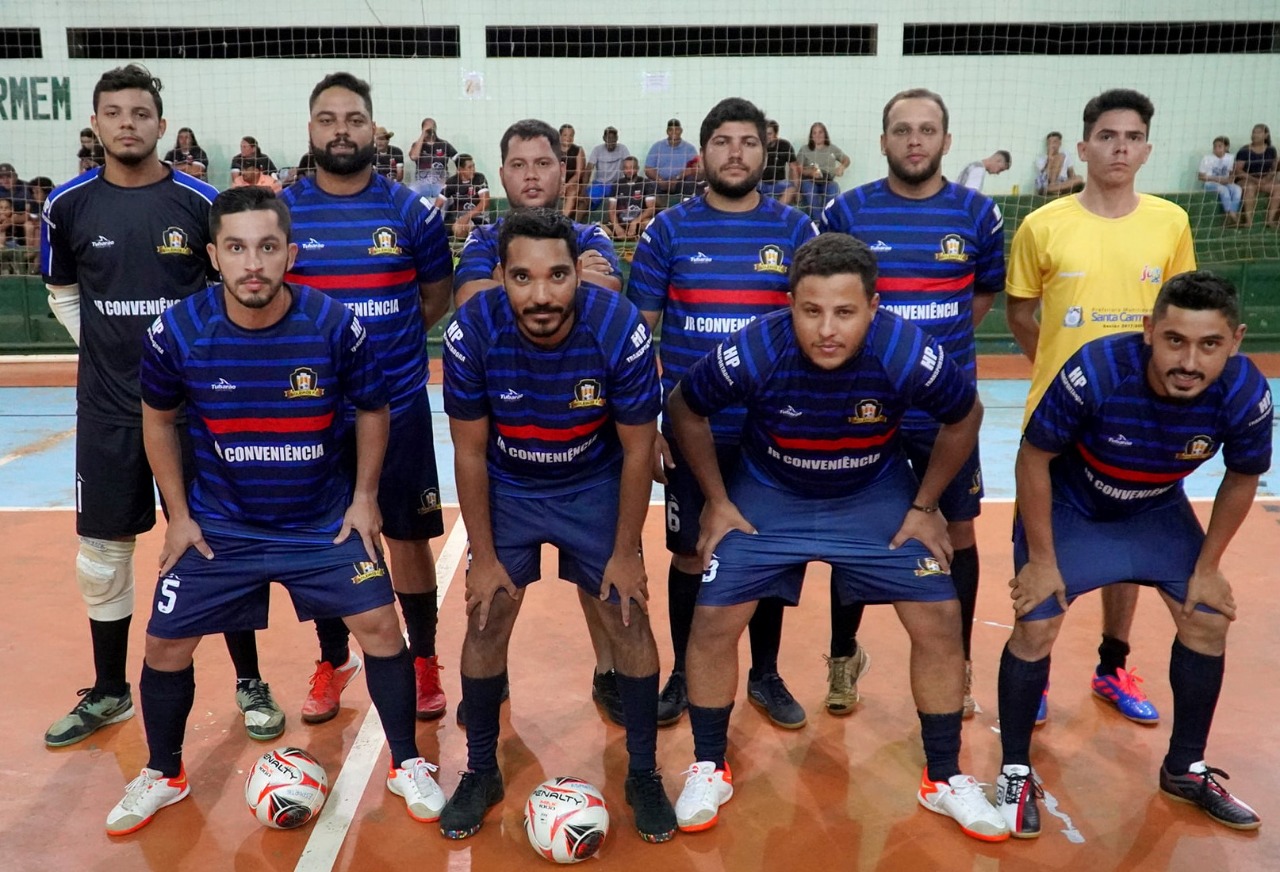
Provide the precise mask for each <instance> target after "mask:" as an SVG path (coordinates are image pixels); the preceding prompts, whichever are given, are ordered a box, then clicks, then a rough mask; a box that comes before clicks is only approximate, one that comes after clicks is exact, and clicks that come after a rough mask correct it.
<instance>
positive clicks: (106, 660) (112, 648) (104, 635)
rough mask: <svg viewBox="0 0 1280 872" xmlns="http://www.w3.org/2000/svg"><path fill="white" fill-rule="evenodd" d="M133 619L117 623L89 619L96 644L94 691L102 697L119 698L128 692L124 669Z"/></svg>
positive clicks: (90, 636) (91, 634) (90, 630)
mask: <svg viewBox="0 0 1280 872" xmlns="http://www.w3.org/2000/svg"><path fill="white" fill-rule="evenodd" d="M132 620H133V616H132V615H130V616H129V617H127V618H121V619H120V620H118V621H95V620H94V619H93V618H90V619H89V638H90V639H92V640H93V671H94V679H93V689H94V690H96V691H98V692H99V693H109V694H111V695H112V696H120V695H122V694H123V693H124V692H125V691H127V690H128V689H129V681H128V679H127V678H126V677H125V668H126V664H127V663H128V660H129V623H130V622H131V621H132Z"/></svg>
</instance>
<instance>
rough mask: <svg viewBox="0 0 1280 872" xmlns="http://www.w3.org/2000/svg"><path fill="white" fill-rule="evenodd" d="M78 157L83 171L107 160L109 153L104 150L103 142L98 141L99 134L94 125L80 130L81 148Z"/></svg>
mask: <svg viewBox="0 0 1280 872" xmlns="http://www.w3.org/2000/svg"><path fill="white" fill-rule="evenodd" d="M76 159H77V160H79V161H80V172H82V173H83V172H87V171H88V170H91V169H93V168H94V167H100V166H102V165H103V164H104V163H106V162H107V153H106V152H105V151H103V149H102V143H101V142H99V141H98V135H97V134H96V133H94V132H93V128H92V127H86V128H84V129H83V130H81V131H80V150H79V151H78V152H76Z"/></svg>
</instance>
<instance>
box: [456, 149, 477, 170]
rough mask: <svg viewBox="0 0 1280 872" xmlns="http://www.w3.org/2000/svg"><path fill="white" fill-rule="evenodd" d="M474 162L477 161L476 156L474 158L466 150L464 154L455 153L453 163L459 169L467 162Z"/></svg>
mask: <svg viewBox="0 0 1280 872" xmlns="http://www.w3.org/2000/svg"><path fill="white" fill-rule="evenodd" d="M474 162H475V158H473V157H472V156H471V155H469V154H467V153H466V152H463V153H462V154H459V155H455V156H454V158H453V165H454V166H456V167H457V168H458V169H462V167H463V166H464V165H465V164H469V163H474Z"/></svg>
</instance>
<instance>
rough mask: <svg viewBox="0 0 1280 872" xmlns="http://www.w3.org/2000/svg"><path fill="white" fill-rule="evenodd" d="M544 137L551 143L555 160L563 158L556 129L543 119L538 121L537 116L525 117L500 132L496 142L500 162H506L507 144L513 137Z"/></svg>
mask: <svg viewBox="0 0 1280 872" xmlns="http://www.w3.org/2000/svg"><path fill="white" fill-rule="evenodd" d="M539 138H541V139H545V140H546V141H547V142H548V143H550V145H551V150H552V151H553V152H555V155H556V160H564V155H562V154H561V153H560V134H559V133H557V132H556V129H555V128H554V127H552V126H551V125H550V124H548V123H547V122H545V121H539V120H538V119H537V118H526V119H524V120H523V121H517V122H516V123H515V124H512V125H511V126H510V127H508V128H507V129H506V132H504V133H503V134H502V139H501V140H500V141H499V142H498V150H499V151H500V152H501V153H502V162H503V163H506V162H507V146H508V145H510V144H511V140H513V139H539Z"/></svg>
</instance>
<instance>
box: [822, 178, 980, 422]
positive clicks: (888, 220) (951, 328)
mask: <svg viewBox="0 0 1280 872" xmlns="http://www.w3.org/2000/svg"><path fill="white" fill-rule="evenodd" d="M818 226H819V228H820V229H821V230H822V232H824V233H829V232H839V233H848V234H849V235H851V236H854V237H857V238H858V239H860V240H862V241H863V242H865V243H866V244H867V246H868V247H869V248H870V249H871V250H872V251H873V252H874V253H875V256H876V264H877V266H878V269H879V276H878V278H877V279H876V291H877V292H878V293H879V294H880V305H881V307H883V308H885V309H888V310H889V311H890V312H893V313H894V314H897V315H900V316H902V317H903V318H906V319H907V320H909V321H912V322H914V323H916V324H917V325H919V326H920V327H922V328H924V330H925V331H926V332H927V333H928V334H929V335H930V336H932V337H933V338H934V339H936V340H938V344H939V345H941V346H942V347H943V348H945V349H946V350H947V353H948V354H949V355H951V359H952V360H954V361H956V363H958V364H959V365H960V366H961V367H962V368H963V369H964V371H965V372H966V373H967V374H968V375H969V377H970V378H971V379H975V380H976V379H977V377H978V372H977V358H976V353H975V347H974V335H973V295H974V294H995V293H999V292H1001V291H1003V290H1004V274H1005V265H1004V218H1003V217H1002V216H1001V214H1000V207H999V206H997V205H996V204H995V202H994V201H993V200H992V199H991V198H990V197H987V196H984V195H983V194H981V193H979V192H977V191H973V190H970V189H969V188H966V187H964V186H962V185H957V184H955V183H953V182H947V183H946V184H944V185H943V187H942V190H941V191H939V192H938V193H936V194H934V195H933V196H932V197H927V198H925V199H923V200H912V199H908V198H906V197H900V196H898V195H897V194H895V193H894V192H893V191H891V190H890V189H889V184H888V182H887V181H886V180H885V179H879V180H877V181H874V182H871V183H869V184H866V185H862V186H860V187H857V188H854V189H853V190H851V191H847V192H846V193H844V194H841V195H840V196H838V197H836V198H835V199H833V200H832V201H831V202H830V203H828V204H827V206H826V208H825V209H823V211H822V218H821V219H820V221H819V224H818ZM903 426H904V427H907V428H909V429H932V428H935V427H936V426H937V424H936V423H935V422H934V421H933V420H932V419H931V418H930V417H929V416H928V415H927V414H926V413H925V412H923V411H920V410H917V411H913V412H910V413H908V415H907V417H906V419H905V420H904V421H903Z"/></svg>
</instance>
